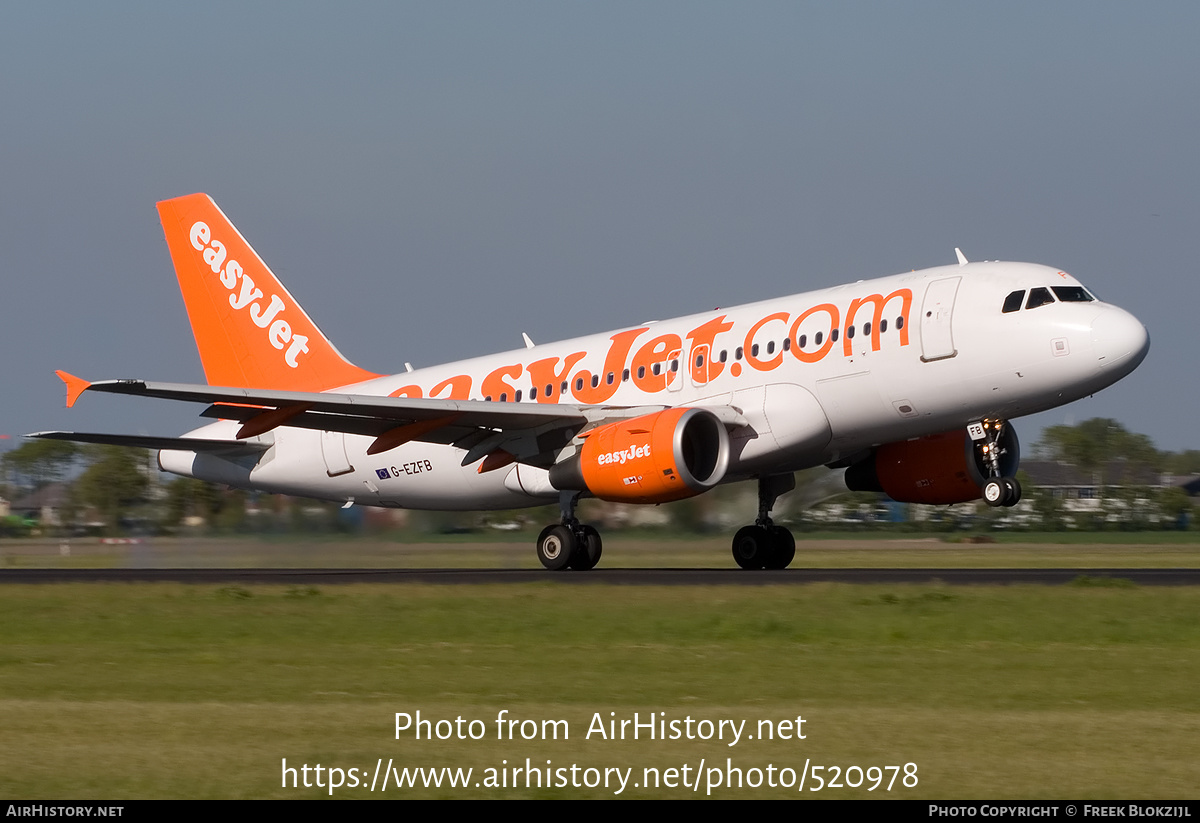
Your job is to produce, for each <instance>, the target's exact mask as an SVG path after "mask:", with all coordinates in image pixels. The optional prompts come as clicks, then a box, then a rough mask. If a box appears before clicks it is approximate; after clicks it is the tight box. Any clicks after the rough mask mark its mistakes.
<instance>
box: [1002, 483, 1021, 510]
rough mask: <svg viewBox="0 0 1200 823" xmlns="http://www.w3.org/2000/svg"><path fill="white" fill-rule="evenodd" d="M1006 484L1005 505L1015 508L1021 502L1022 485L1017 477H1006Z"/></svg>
mask: <svg viewBox="0 0 1200 823" xmlns="http://www.w3.org/2000/svg"><path fill="white" fill-rule="evenodd" d="M1003 482H1004V492H1005V495H1004V505H1005V506H1010V507H1011V506H1015V505H1017V504H1018V503H1020V502H1021V484H1020V483H1018V482H1017V478H1015V477H1005V478H1003Z"/></svg>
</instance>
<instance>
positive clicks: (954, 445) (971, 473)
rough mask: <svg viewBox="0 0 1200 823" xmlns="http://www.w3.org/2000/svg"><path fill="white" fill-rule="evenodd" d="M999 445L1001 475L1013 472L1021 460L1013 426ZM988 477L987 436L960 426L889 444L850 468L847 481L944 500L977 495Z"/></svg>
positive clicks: (904, 499)
mask: <svg viewBox="0 0 1200 823" xmlns="http://www.w3.org/2000/svg"><path fill="white" fill-rule="evenodd" d="M997 446H998V448H999V452H1000V474H1001V475H1002V476H1004V477H1012V476H1013V475H1014V474H1016V471H1017V464H1018V463H1019V462H1020V459H1021V447H1020V444H1019V443H1018V441H1017V434H1016V432H1015V431H1013V428H1012V426H1007V425H1006V426H1005V427H1004V431H1003V432H1002V433H1001V435H1000V439H999V441H998V444H997ZM987 477H988V469H987V464H986V463H985V462H984V455H983V441H978V442H976V441H973V440H971V439H970V438H969V437H968V436H967V432H966V430H965V429H956V430H954V431H950V432H943V433H942V434H932V435H929V436H928V437H920V438H917V439H916V440H904V441H901V442H899V443H885V444H884V445H882V446H880V447H879V448H878V449H876V450H875V451H874V453H872V455H871V456H870V457H868V458H867V459H866V460H862V461H860V462H858V463H855V464H854V465H853V466H850V467H849V468H848V469H846V486H847V487H848V488H849V489H850V490H851V491H878V492H884V493H885V494H887V496H888V497H890V498H892V499H893V500H898V501H900V502H901V503H932V504H943V505H944V504H949V503H965V502H967V501H968V500H978V499H979V497H980V495H981V494H982V493H983V484H984V483H985V482H986V481H987Z"/></svg>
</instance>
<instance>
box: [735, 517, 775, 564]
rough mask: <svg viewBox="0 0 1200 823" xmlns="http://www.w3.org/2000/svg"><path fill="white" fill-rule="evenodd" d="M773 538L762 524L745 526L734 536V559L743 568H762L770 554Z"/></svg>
mask: <svg viewBox="0 0 1200 823" xmlns="http://www.w3.org/2000/svg"><path fill="white" fill-rule="evenodd" d="M770 545H771V538H770V535H769V534H768V533H767V530H766V529H764V528H763V527H762V526H743V527H742V528H740V529H738V532H737V534H735V535H734V536H733V559H734V562H736V563H737V564H738V565H739V566H741V567H742V568H743V569H747V570H752V569H761V568H763V567H764V566H765V565H766V563H767V558H768V557H769V556H770V553H771V552H770Z"/></svg>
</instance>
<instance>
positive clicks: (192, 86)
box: [0, 2, 1200, 450]
mask: <svg viewBox="0 0 1200 823" xmlns="http://www.w3.org/2000/svg"><path fill="white" fill-rule="evenodd" d="M1198 32H1200V5H1197V4H1194V3H1151V4H1121V3H1094V2H1089V3H1054V4H1044V3H1005V4H966V3H911V4H883V3H854V2H846V3H827V4H815V3H814V4H808V3H694V2H689V3H591V4H588V3H563V2H554V3H453V2H446V3H441V2H439V3H417V4H405V3H377V4H375V3H372V4H363V3H357V4H355V3H349V4H337V5H334V4H306V3H288V4H280V3H262V4H253V3H206V4H204V5H202V6H194V5H191V6H183V5H175V4H159V3H146V4H131V3H111V4H85V3H39V4H4V5H2V6H0V157H2V158H3V162H2V164H0V170H2V171H0V250H2V252H3V256H4V267H3V273H2V274H0V288H2V289H3V292H2V293H0V345H2V347H3V348H2V351H3V354H4V356H3V359H2V360H0V376H2V378H3V386H4V391H3V394H2V395H0V433H7V434H13V435H16V434H20V433H22V432H27V431H35V430H39V429H55V428H66V429H77V430H110V431H125V432H146V433H154V434H175V433H178V432H180V431H182V430H184V429H187V428H190V427H192V425H193V423H194V422H195V421H196V418H195V416H194V415H195V412H196V409H194V408H192V407H188V406H180V405H175V404H170V403H166V402H165V401H164V402H147V401H136V400H133V399H130V398H117V397H102V396H95V397H91V396H86V397H85V398H84V400H83V401H81V402H80V404H79V405H78V406H77V407H76V408H75V409H74V410H71V411H69V412H68V411H67V410H65V409H64V408H63V389H62V385H61V384H60V383H59V382H58V380H57V379H55V378H54V376H53V371H54V369H56V368H64V369H67V370H70V371H73V372H75V373H78V374H81V375H83V376H85V377H89V378H93V379H101V378H109V377H144V378H147V379H155V380H169V381H183V382H201V381H202V380H203V374H202V372H201V369H200V364H199V359H198V357H197V355H196V353H195V348H194V345H193V342H192V339H191V334H190V331H189V330H188V327H187V322H186V317H185V314H184V310H183V304H182V301H181V299H180V298H179V295H178V292H177V289H176V286H175V282H174V277H173V275H172V270H171V266H170V259H169V256H168V254H167V249H166V245H165V243H164V241H163V238H162V233H161V230H160V227H159V225H158V219H157V214H156V212H155V209H154V203H155V201H157V200H161V199H165V198H168V197H173V196H177V195H181V194H187V193H190V192H193V191H205V192H208V193H209V194H211V195H212V196H213V197H214V198H215V199H216V200H217V202H218V203H219V204H220V205H221V206H222V208H223V209H224V210H225V212H226V213H227V214H228V215H229V216H230V218H231V219H233V221H234V222H235V223H236V224H237V225H238V227H239V228H240V229H241V231H242V232H243V234H244V235H245V236H246V237H247V238H248V239H249V240H250V242H251V243H253V244H254V246H255V248H256V249H257V250H258V252H259V253H260V254H261V255H262V256H263V257H264V259H266V260H267V261H268V263H270V264H271V266H272V267H273V268H274V270H275V271H276V273H277V274H279V275H280V276H281V278H282V279H283V280H284V281H285V283H286V284H287V286H288V288H289V290H290V291H291V292H292V294H293V295H294V296H295V297H296V298H297V299H299V300H300V301H301V302H302V304H303V305H304V306H305V308H306V309H307V310H308V312H309V313H310V314H311V315H312V317H313V319H314V320H316V322H317V323H318V324H320V326H321V327H322V329H323V330H324V331H325V332H326V333H327V334H328V335H329V336H330V338H331V339H333V340H334V341H335V342H336V343H337V345H338V346H339V347H340V348H341V349H342V351H343V352H344V353H345V354H346V355H347V356H348V357H349V358H350V359H351V360H353V361H355V362H357V363H359V364H360V365H362V366H364V367H366V368H369V369H372V370H375V371H397V370H400V369H401V368H402V364H403V361H405V360H410V361H412V362H414V363H415V364H419V365H429V364H432V363H433V362H438V361H442V360H450V359H457V358H460V357H466V356H471V355H476V354H482V353H486V352H489V351H495V350H501V349H509V348H514V347H518V346H520V344H521V340H520V333H521V332H522V331H526V332H528V333H529V334H530V335H531V336H532V337H533V338H534V339H535V340H537V341H539V342H542V341H549V340H554V339H559V338H564V337H570V336H574V335H576V334H582V333H588V332H595V331H602V330H604V329H608V328H613V327H617V326H621V325H626V324H629V323H634V322H639V321H642V320H645V319H647V318H651V317H662V316H670V315H675V314H685V313H689V312H693V311H699V310H704V309H708V308H711V307H713V306H716V305H732V304H736V303H741V302H748V301H751V300H758V299H764V298H768V297H773V296H778V295H783V294H789V293H794V292H799V291H805V290H808V289H811V288H819V287H822V286H827V285H833V284H836V283H840V282H845V281H849V280H857V279H861V278H868V277H873V276H880V275H885V274H892V273H895V272H899V271H907V270H909V269H912V268H923V267H926V266H932V265H941V264H946V263H950V262H953V260H954V251H953V249H954V247H955V246H960V247H962V249H963V250H964V252H965V253H966V254H967V255H968V256H969V257H971V258H972V259H1010V260H1024V261H1030V262H1039V263H1046V264H1048V265H1052V266H1056V267H1059V268H1062V269H1064V270H1066V271H1069V272H1071V273H1072V274H1074V275H1075V276H1077V277H1079V278H1080V279H1081V280H1082V281H1083V282H1084V283H1085V284H1087V285H1088V286H1089V287H1091V288H1092V289H1093V290H1094V291H1096V292H1097V293H1099V294H1100V296H1101V297H1102V298H1104V299H1105V300H1108V301H1110V302H1113V303H1117V304H1118V305H1121V306H1123V307H1125V308H1127V309H1129V310H1130V311H1132V312H1133V313H1134V314H1136V315H1137V316H1138V317H1139V318H1140V319H1142V321H1143V322H1144V323H1146V325H1147V327H1148V328H1149V329H1150V334H1151V339H1152V345H1151V351H1150V355H1149V357H1148V359H1147V360H1146V362H1145V363H1144V364H1143V365H1142V366H1141V368H1139V370H1138V371H1137V372H1135V373H1134V374H1133V375H1131V376H1130V377H1129V378H1127V379H1126V380H1125V381H1123V382H1122V383H1120V384H1118V385H1117V386H1115V387H1113V388H1110V389H1108V390H1106V391H1104V392H1102V393H1101V394H1098V395H1096V396H1095V397H1094V398H1091V399H1087V400H1083V401H1080V402H1078V403H1075V404H1072V405H1071V406H1068V407H1065V408H1063V409H1060V410H1057V411H1054V412H1049V413H1046V414H1043V415H1039V416H1037V417H1035V418H1032V419H1030V420H1027V421H1023V422H1018V424H1017V426H1018V430H1019V431H1020V432H1021V434H1022V439H1023V440H1024V441H1025V442H1026V443H1027V444H1029V443H1032V441H1033V440H1034V439H1036V434H1037V431H1038V430H1039V429H1040V427H1041V426H1044V425H1047V424H1052V423H1058V422H1064V421H1066V422H1074V421H1079V420H1083V419H1086V418H1089V417H1097V416H1103V417H1115V418H1118V419H1120V420H1121V421H1122V422H1124V423H1125V425H1126V426H1128V427H1129V428H1130V429H1132V430H1134V431H1139V432H1142V433H1145V434H1148V435H1150V436H1151V437H1152V438H1153V439H1154V441H1155V442H1156V443H1157V444H1158V445H1159V447H1160V448H1170V449H1175V450H1178V449H1185V448H1193V449H1195V448H1200V437H1198V436H1197V435H1196V433H1195V431H1194V430H1193V429H1192V428H1191V426H1190V420H1189V418H1190V412H1191V411H1192V410H1194V409H1196V408H1197V407H1200V388H1197V380H1196V379H1195V377H1196V366H1195V362H1196V349H1197V346H1196V338H1197V332H1196V320H1195V314H1196V305H1197V302H1198V300H1197V298H1198V297H1200V285H1198V284H1197V278H1196V276H1195V274H1194V272H1193V269H1194V266H1195V262H1194V261H1195V257H1196V255H1195V252H1194V248H1193V247H1194V245H1195V241H1194V236H1195V234H1196V227H1197V225H1198V223H1200V220H1198V218H1200V208H1198V198H1197V191H1198V190H1200V186H1198V183H1200V169H1198V161H1197V146H1200V104H1198V103H1197V101H1198V100H1200V89H1198V88H1197V86H1198V85H1200V49H1197V48H1195V44H1194V40H1195V37H1196V34H1197V33H1198ZM2 442H9V443H11V442H12V441H2ZM0 447H2V446H0Z"/></svg>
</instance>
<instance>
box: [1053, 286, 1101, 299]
mask: <svg viewBox="0 0 1200 823" xmlns="http://www.w3.org/2000/svg"><path fill="white" fill-rule="evenodd" d="M1051 288H1052V289H1054V295H1055V297H1057V298H1058V299H1059V300H1061V301H1062V302H1064V303H1091V302H1092V301H1093V300H1095V299H1096V298H1094V297H1092V296H1091V295H1090V294H1088V292H1087V289H1085V288H1084V287H1083V286H1051Z"/></svg>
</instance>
